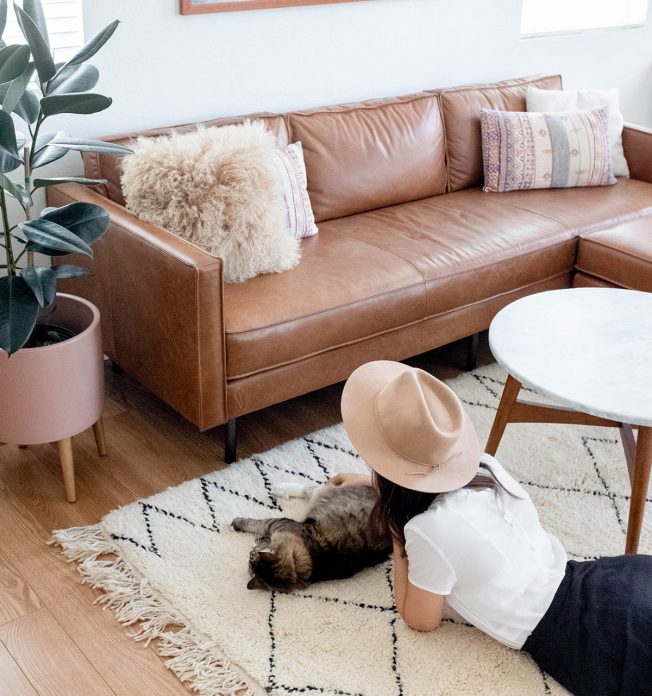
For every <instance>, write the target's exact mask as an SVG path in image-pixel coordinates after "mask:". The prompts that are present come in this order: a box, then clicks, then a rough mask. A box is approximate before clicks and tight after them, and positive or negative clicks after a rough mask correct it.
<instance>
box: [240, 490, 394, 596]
mask: <svg viewBox="0 0 652 696" xmlns="http://www.w3.org/2000/svg"><path fill="white" fill-rule="evenodd" d="M375 502H376V492H375V491H374V489H373V488H371V487H370V486H341V487H335V486H324V487H323V488H321V489H320V490H319V491H318V492H317V493H315V494H314V496H313V499H312V503H311V506H310V509H309V510H308V513H307V516H306V518H305V519H304V521H303V522H297V521H295V520H291V519H289V518H287V517H276V518H271V519H265V520H257V519H249V518H243V517H236V519H234V520H233V522H231V525H232V526H233V529H235V530H236V531H237V532H250V533H252V534H255V535H256V536H257V540H256V545H255V546H254V548H253V550H252V551H251V554H250V556H249V570H250V571H251V573H252V575H253V577H252V578H251V580H250V581H249V584H248V585H247V587H248V588H249V589H250V590H256V589H261V590H280V591H282V592H289V591H291V590H296V589H304V588H306V587H308V585H310V584H311V583H313V582H319V581H320V580H333V579H335V578H348V577H350V576H351V575H353V574H354V573H357V572H358V571H360V570H362V569H363V568H367V567H369V566H373V565H376V564H377V563H380V562H382V561H384V560H386V559H387V557H388V555H389V553H390V551H391V550H392V540H391V538H390V537H385V536H381V534H380V533H379V532H378V531H377V530H375V529H373V528H372V526H371V524H370V515H371V510H372V508H373V506H374V503H375Z"/></svg>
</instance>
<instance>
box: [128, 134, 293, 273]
mask: <svg viewBox="0 0 652 696" xmlns="http://www.w3.org/2000/svg"><path fill="white" fill-rule="evenodd" d="M275 148H276V140H275V138H274V136H273V135H272V134H271V133H269V132H268V131H267V130H266V129H265V125H264V124H263V123H262V122H260V121H258V122H255V123H244V124H241V125H233V126H223V127H221V128H208V129H201V130H198V131H196V132H193V133H183V134H172V135H170V136H164V137H160V138H141V139H139V140H138V142H137V143H136V145H135V147H134V154H133V155H130V156H129V157H125V158H124V161H123V175H122V190H123V193H124V197H125V201H126V205H127V208H129V210H132V211H133V212H134V213H136V215H138V217H140V218H142V219H143V220H147V221H148V222H153V223H155V224H157V225H160V226H161V227H164V228H165V229H167V230H169V231H170V232H174V233H175V234H177V235H179V236H180V237H183V238H184V239H187V240H188V241H190V242H193V243H194V244H196V245H197V246H199V247H201V248H202V249H205V250H206V251H208V252H209V253H211V254H214V255H215V256H219V257H220V258H221V259H222V260H223V262H224V279H225V281H227V282H241V281H244V280H248V279H249V278H253V277H254V276H257V275H259V274H261V273H276V272H280V271H286V270H288V269H290V268H292V267H293V266H295V265H296V264H297V263H298V262H299V258H300V251H299V241H298V240H297V239H295V238H294V237H292V236H291V235H290V234H289V232H288V229H287V208H286V205H285V199H284V193H283V186H282V183H281V180H280V178H279V172H278V167H277V164H276V162H275V159H274V156H273V153H274V150H275Z"/></svg>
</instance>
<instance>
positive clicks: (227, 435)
mask: <svg viewBox="0 0 652 696" xmlns="http://www.w3.org/2000/svg"><path fill="white" fill-rule="evenodd" d="M235 432H236V419H235V418H231V420H229V421H227V422H226V425H225V426H224V461H225V462H226V463H227V464H232V463H233V462H234V461H235V457H236V440H235Z"/></svg>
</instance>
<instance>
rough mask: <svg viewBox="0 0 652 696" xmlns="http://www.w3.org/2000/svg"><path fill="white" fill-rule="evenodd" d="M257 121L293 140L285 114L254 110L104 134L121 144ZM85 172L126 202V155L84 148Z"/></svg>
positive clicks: (109, 195) (102, 188)
mask: <svg viewBox="0 0 652 696" xmlns="http://www.w3.org/2000/svg"><path fill="white" fill-rule="evenodd" d="M247 119H248V120H251V121H255V120H257V119H260V120H262V121H264V122H265V123H266V125H267V128H268V129H269V130H270V131H271V132H272V133H274V135H275V136H276V139H277V140H278V143H279V145H281V146H284V145H287V144H288V143H289V140H288V131H287V126H286V123H285V117H284V116H281V115H278V114H268V113H260V114H251V115H249V116H237V117H233V118H230V117H229V118H217V119H213V120H212V121H203V122H202V123H187V124H185V125H183V126H173V127H170V128H154V129H152V130H146V131H140V132H138V133H128V134H126V135H116V136H113V137H109V138H102V139H103V140H106V141H107V142H109V143H117V144H119V145H127V146H129V145H130V144H131V143H132V142H133V141H134V140H135V139H136V138H140V137H143V138H155V137H157V136H160V135H170V134H171V133H187V132H190V131H194V130H196V129H197V128H199V127H203V128H217V127H219V126H227V125H230V124H232V123H242V122H243V121H245V120H247ZM82 157H83V160H84V173H85V175H86V176H87V177H89V178H91V179H106V180H107V183H106V184H103V185H102V186H98V187H96V188H97V189H98V191H99V193H101V194H102V195H103V196H106V197H107V198H109V199H110V200H112V201H115V202H116V203H119V204H120V205H124V204H125V200H124V196H123V195H122V186H121V185H120V176H121V175H122V165H121V161H122V157H116V156H115V155H102V154H99V153H97V152H83V153H82Z"/></svg>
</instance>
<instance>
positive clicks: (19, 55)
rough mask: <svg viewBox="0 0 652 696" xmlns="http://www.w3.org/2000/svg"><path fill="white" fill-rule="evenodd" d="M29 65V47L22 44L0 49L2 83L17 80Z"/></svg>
mask: <svg viewBox="0 0 652 696" xmlns="http://www.w3.org/2000/svg"><path fill="white" fill-rule="evenodd" d="M28 65H29V47H28V46H25V45H24V44H20V45H12V46H5V47H4V48H0V83H1V82H11V81H12V80H15V79H16V78H17V77H18V76H19V75H22V74H23V72H24V71H25V68H27V66H28Z"/></svg>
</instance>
